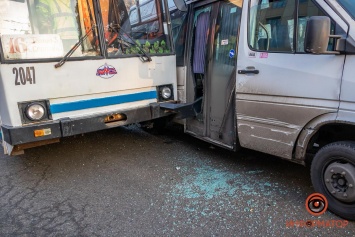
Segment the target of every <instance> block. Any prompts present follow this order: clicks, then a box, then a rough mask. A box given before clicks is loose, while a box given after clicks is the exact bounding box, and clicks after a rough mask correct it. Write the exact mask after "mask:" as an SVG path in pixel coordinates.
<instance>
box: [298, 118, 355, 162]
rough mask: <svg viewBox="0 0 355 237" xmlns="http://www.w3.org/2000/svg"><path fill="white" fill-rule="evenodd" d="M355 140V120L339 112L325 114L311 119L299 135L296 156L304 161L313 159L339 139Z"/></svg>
mask: <svg viewBox="0 0 355 237" xmlns="http://www.w3.org/2000/svg"><path fill="white" fill-rule="evenodd" d="M349 140H351V141H355V122H353V121H350V119H348V118H347V117H338V114H337V113H329V114H323V115H321V116H318V117H316V118H314V119H313V120H311V121H310V122H309V123H308V124H307V125H306V126H304V128H303V129H302V131H301V133H300V135H299V136H298V139H297V142H296V145H295V150H294V158H295V159H296V160H297V161H299V162H302V163H306V164H307V163H308V162H310V161H311V160H312V158H313V156H314V155H315V153H316V152H317V151H318V150H319V149H321V148H322V147H324V146H326V145H327V144H330V143H332V142H337V141H349Z"/></svg>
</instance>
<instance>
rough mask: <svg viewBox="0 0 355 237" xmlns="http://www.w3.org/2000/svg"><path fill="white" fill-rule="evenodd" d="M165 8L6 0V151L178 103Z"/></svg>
mask: <svg viewBox="0 0 355 237" xmlns="http://www.w3.org/2000/svg"><path fill="white" fill-rule="evenodd" d="M164 4H167V3H166V2H165V1H164V0H154V1H144V0H143V1H136V0H16V1H15V0H2V1H0V37H1V64H0V79H1V82H0V101H1V104H0V117H1V130H2V141H3V142H2V144H3V147H4V151H5V153H6V154H9V155H10V154H11V155H14V154H21V153H23V151H24V149H26V148H30V147H35V146H39V145H45V144H49V143H53V142H58V141H59V139H60V138H61V137H66V136H72V135H75V134H82V133H86V132H91V131H97V130H101V129H106V128H112V127H116V126H121V125H126V124H131V123H136V122H142V121H148V120H152V119H155V118H159V117H162V116H164V115H165V114H164V113H163V112H161V111H162V110H160V109H159V103H160V102H162V101H170V100H174V99H175V96H176V73H175V72H176V68H175V56H174V54H173V48H172V47H171V43H170V42H171V36H170V34H169V32H170V30H171V29H170V25H169V24H168V22H169V15H167V14H166V12H165V11H164V10H163V9H166V7H165V6H164ZM130 9H133V10H130ZM132 12H135V14H132Z"/></svg>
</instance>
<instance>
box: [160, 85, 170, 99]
mask: <svg viewBox="0 0 355 237" xmlns="http://www.w3.org/2000/svg"><path fill="white" fill-rule="evenodd" d="M161 96H162V97H163V98H164V99H165V100H167V99H169V98H170V97H171V89H170V88H169V87H167V86H166V87H164V88H163V89H162V90H161Z"/></svg>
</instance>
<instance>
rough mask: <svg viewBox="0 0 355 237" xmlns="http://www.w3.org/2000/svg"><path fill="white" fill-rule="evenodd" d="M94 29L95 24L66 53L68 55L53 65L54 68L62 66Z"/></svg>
mask: <svg viewBox="0 0 355 237" xmlns="http://www.w3.org/2000/svg"><path fill="white" fill-rule="evenodd" d="M95 27H96V25H95V24H93V25H92V27H91V28H90V29H89V30H88V31H87V32H86V34H85V35H83V36H82V37H80V39H79V41H78V42H76V44H75V45H74V46H73V47H72V48H71V49H70V50H69V51H68V53H67V54H66V55H65V56H64V57H63V58H62V59H61V60H60V61H59V62H58V63H56V64H55V65H54V67H55V68H58V67H61V66H63V64H64V63H65V62H66V61H67V60H68V58H69V57H70V56H71V55H72V54H73V53H74V52H75V50H77V49H78V48H79V46H80V45H81V44H82V43H83V42H84V40H86V38H87V37H88V36H89V34H90V33H91V32H92V30H93V29H94V28H95Z"/></svg>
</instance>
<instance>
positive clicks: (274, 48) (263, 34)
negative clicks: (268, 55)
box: [249, 0, 295, 52]
mask: <svg viewBox="0 0 355 237" xmlns="http://www.w3.org/2000/svg"><path fill="white" fill-rule="evenodd" d="M294 9H295V0H288V1H286V0H270V1H269V0H252V1H251V5H250V12H249V32H250V33H249V45H250V47H251V48H253V49H256V50H260V51H271V52H293V51H294V47H293V28H294V27H293V21H294Z"/></svg>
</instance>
